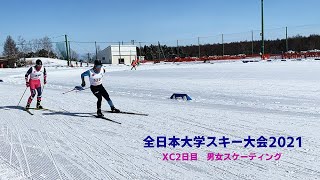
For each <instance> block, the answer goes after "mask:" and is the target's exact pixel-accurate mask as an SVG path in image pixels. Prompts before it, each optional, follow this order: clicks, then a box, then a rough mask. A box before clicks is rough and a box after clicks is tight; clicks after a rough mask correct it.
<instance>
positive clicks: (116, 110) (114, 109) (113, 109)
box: [111, 106, 120, 113]
mask: <svg viewBox="0 0 320 180" xmlns="http://www.w3.org/2000/svg"><path fill="white" fill-rule="evenodd" d="M111 112H113V113H120V110H119V109H117V108H115V107H114V106H112V107H111Z"/></svg>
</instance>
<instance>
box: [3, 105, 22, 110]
mask: <svg viewBox="0 0 320 180" xmlns="http://www.w3.org/2000/svg"><path fill="white" fill-rule="evenodd" d="M11 109H17V110H22V111H24V107H22V106H0V110H6V111H7V110H11Z"/></svg>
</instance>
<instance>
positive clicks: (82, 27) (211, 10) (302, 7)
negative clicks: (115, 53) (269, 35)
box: [0, 0, 320, 48]
mask: <svg viewBox="0 0 320 180" xmlns="http://www.w3.org/2000/svg"><path fill="white" fill-rule="evenodd" d="M264 1H265V3H264V4H265V27H266V28H267V29H268V28H270V29H272V28H278V27H285V26H289V27H291V26H292V27H295V26H299V25H308V24H317V23H318V22H319V19H320V11H319V7H320V1H319V0H306V1H302V0H264ZM0 6H1V11H0V24H1V26H0V44H3V42H4V40H5V38H6V36H7V35H11V36H13V38H14V39H17V37H18V36H19V35H21V36H23V37H24V38H25V39H26V40H31V39H34V38H41V37H43V36H46V35H47V36H49V37H55V36H59V35H62V34H68V35H69V36H70V39H71V40H74V41H130V40H131V39H134V40H137V41H148V42H157V41H162V42H167V41H175V40H176V39H186V38H193V37H197V36H207V35H219V34H221V33H225V34H228V33H237V32H247V31H251V30H259V29H260V27H261V25H260V0H157V1H156V0H113V1H110V0H68V1H67V0H28V1H24V0H2V1H1V2H0ZM309 29H310V28H309ZM319 29H320V28H319ZM301 31H303V29H302V30H301ZM59 40H63V39H62V38H60V39H59ZM0 48H1V47H0Z"/></svg>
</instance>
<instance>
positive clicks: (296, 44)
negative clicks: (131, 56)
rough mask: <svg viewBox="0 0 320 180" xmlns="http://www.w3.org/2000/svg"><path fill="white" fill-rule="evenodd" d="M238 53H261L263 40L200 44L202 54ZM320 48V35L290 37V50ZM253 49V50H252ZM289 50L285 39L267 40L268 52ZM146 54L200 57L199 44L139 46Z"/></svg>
mask: <svg viewBox="0 0 320 180" xmlns="http://www.w3.org/2000/svg"><path fill="white" fill-rule="evenodd" d="M223 46H224V47H223ZM223 49H224V55H238V54H246V55H251V54H259V53H260V52H261V41H254V42H252V41H241V42H232V43H225V44H224V45H222V44H204V45H200V56H201V57H203V56H215V55H217V56H221V55H223ZM313 49H320V35H310V36H300V35H297V36H294V37H290V38H288V50H293V51H297V52H300V51H307V50H313ZM252 50H253V51H252ZM286 51H287V45H286V40H285V39H276V40H265V53H266V54H282V53H284V52H286ZM140 52H141V55H142V56H145V59H147V60H156V59H159V58H160V59H164V58H175V57H198V56H199V46H198V45H190V46H179V47H170V46H166V45H150V46H144V47H142V48H141V51H140V49H139V48H137V53H138V55H140Z"/></svg>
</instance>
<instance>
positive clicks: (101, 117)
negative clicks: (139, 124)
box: [93, 115, 121, 124]
mask: <svg viewBox="0 0 320 180" xmlns="http://www.w3.org/2000/svg"><path fill="white" fill-rule="evenodd" d="M93 116H94V117H96V118H100V119H104V120H107V121H110V122H113V123H117V124H121V123H120V122H117V121H114V120H112V119H109V118H106V117H104V116H97V115H93Z"/></svg>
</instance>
